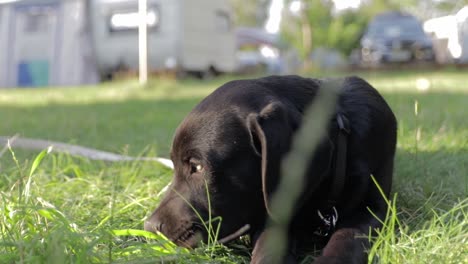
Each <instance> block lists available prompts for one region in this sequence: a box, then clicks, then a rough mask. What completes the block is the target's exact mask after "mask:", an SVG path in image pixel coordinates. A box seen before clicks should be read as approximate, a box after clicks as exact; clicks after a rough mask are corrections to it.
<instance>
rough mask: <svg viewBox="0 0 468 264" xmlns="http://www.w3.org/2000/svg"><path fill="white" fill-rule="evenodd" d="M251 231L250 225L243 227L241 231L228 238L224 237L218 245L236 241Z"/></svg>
mask: <svg viewBox="0 0 468 264" xmlns="http://www.w3.org/2000/svg"><path fill="white" fill-rule="evenodd" d="M249 229H250V225H249V224H247V225H245V226H243V227H241V228H240V229H239V230H237V231H236V232H234V233H232V234H230V235H228V236H225V237H223V238H222V239H219V240H218V243H220V244H226V243H227V242H229V241H231V240H234V239H236V238H238V237H240V236H242V235H243V234H245V232H247V231H249Z"/></svg>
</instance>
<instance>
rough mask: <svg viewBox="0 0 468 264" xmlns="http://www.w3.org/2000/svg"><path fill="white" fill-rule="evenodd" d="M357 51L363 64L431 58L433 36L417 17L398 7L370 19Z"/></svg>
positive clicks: (429, 59) (432, 54)
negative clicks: (359, 52) (431, 36)
mask: <svg viewBox="0 0 468 264" xmlns="http://www.w3.org/2000/svg"><path fill="white" fill-rule="evenodd" d="M360 51H361V54H360V55H361V56H360V57H361V61H362V62H363V63H364V64H380V63H389V62H411V61H433V60H434V51H433V46H432V40H431V38H430V37H429V36H428V35H426V33H425V32H424V30H423V27H422V24H421V23H420V22H419V20H418V19H417V18H416V17H414V16H412V15H409V14H406V13H403V12H397V11H391V12H385V13H382V14H379V15H377V16H375V17H374V18H373V19H372V20H371V22H370V23H369V24H368V26H367V29H366V32H365V33H364V35H363V37H362V38H361V47H360Z"/></svg>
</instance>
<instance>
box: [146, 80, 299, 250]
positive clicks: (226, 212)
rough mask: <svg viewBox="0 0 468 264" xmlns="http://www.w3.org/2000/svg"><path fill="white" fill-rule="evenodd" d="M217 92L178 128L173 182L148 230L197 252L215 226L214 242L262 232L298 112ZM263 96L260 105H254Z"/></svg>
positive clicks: (265, 100) (269, 101) (254, 98)
mask: <svg viewBox="0 0 468 264" xmlns="http://www.w3.org/2000/svg"><path fill="white" fill-rule="evenodd" d="M226 90H227V89H218V91H216V92H215V93H214V94H212V95H210V96H208V97H207V98H206V99H205V100H203V101H202V102H201V103H200V104H199V105H198V106H197V107H196V108H195V109H194V110H192V112H191V113H190V114H189V115H188V116H187V117H186V118H185V119H184V121H183V122H182V123H181V125H180V126H179V127H178V129H177V131H176V134H175V137H174V141H173V145H172V153H171V159H172V161H173V163H174V167H175V169H174V177H173V180H172V183H171V186H170V188H169V190H168V192H167V193H166V196H165V198H164V199H163V201H161V203H160V205H159V207H158V208H157V209H156V211H155V212H154V213H153V214H152V215H151V217H150V218H148V219H147V221H146V223H145V229H146V230H148V231H153V232H154V231H160V232H162V233H163V234H165V235H166V236H167V237H168V238H169V239H171V240H173V241H174V242H176V243H177V244H178V245H181V246H185V247H195V246H196V245H197V244H198V243H199V242H200V241H201V240H202V239H203V240H206V239H207V237H208V233H207V228H206V227H207V226H208V224H209V223H207V221H208V220H209V219H213V218H215V217H219V218H220V219H222V222H221V223H219V221H212V223H211V224H212V225H213V229H214V230H216V229H217V227H218V224H220V230H219V235H218V238H222V237H225V236H228V235H230V234H231V233H233V232H235V231H236V230H238V229H239V228H241V227H242V226H244V225H246V224H249V225H250V226H251V227H252V229H253V230H252V231H254V230H255V229H259V228H262V226H263V225H264V223H265V220H266V217H267V215H268V200H269V198H270V195H271V193H272V192H273V191H274V189H275V187H276V185H277V183H278V179H279V173H280V167H279V166H280V163H281V157H282V156H283V155H284V154H285V153H286V152H287V151H288V150H289V147H290V144H291V138H292V135H293V133H294V131H295V130H296V129H297V128H298V126H299V123H300V120H301V114H300V112H298V111H297V109H296V108H294V107H288V106H286V105H285V104H284V103H283V102H281V101H279V100H275V99H274V98H269V97H268V96H263V95H256V96H246V95H245V94H244V93H242V92H238V93H235V94H232V93H231V94H230V93H228V92H226ZM259 98H262V99H259Z"/></svg>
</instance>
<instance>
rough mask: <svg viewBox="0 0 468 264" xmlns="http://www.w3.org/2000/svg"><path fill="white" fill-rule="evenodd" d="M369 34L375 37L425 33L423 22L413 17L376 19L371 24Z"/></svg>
mask: <svg viewBox="0 0 468 264" xmlns="http://www.w3.org/2000/svg"><path fill="white" fill-rule="evenodd" d="M367 34H368V35H370V36H375V37H390V38H394V37H399V36H409V35H412V36H414V35H424V31H423V29H422V26H421V24H420V23H419V22H418V21H417V20H415V19H413V18H394V19H376V20H374V21H372V22H371V23H370V24H369V28H368V31H367Z"/></svg>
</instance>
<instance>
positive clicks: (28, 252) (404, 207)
mask: <svg viewBox="0 0 468 264" xmlns="http://www.w3.org/2000/svg"><path fill="white" fill-rule="evenodd" d="M361 76H363V77H365V78H366V79H367V80H368V81H369V82H370V83H371V84H373V85H374V86H375V87H376V88H377V89H379V90H380V91H381V93H382V94H383V95H384V97H385V98H386V100H387V101H388V103H389V104H390V106H391V107H392V109H393V110H394V112H395V114H396V116H397V118H398V121H399V128H398V150H397V156H396V165H395V174H394V188H393V191H394V194H395V195H396V199H395V200H394V201H396V204H395V207H392V208H393V209H392V210H390V211H389V217H388V221H387V222H386V224H385V226H384V228H383V229H382V230H381V233H380V236H379V237H378V238H377V239H375V246H374V248H373V249H372V250H371V256H373V255H374V254H375V255H376V256H377V257H376V258H375V259H378V261H377V263H378V262H381V263H468V220H467V219H468V215H467V214H468V199H467V190H468V168H467V165H468V121H467V110H466V109H467V106H468V78H467V77H466V76H467V73H466V72H462V71H460V72H458V71H441V72H422V71H421V72H417V71H410V72H398V73H395V72H375V73H372V72H371V73H363V74H361ZM421 78H424V79H425V80H427V81H429V83H430V88H429V89H428V90H425V91H421V90H418V89H417V88H416V82H417V80H418V79H421ZM227 80H228V78H225V79H218V80H213V81H209V82H197V81H193V80H187V81H181V82H176V81H172V80H153V81H152V82H151V83H150V84H149V85H148V87H147V88H145V89H143V88H141V87H139V86H138V84H137V83H136V82H135V81H121V82H117V83H107V84H102V85H98V86H90V87H74V88H62V89H57V88H46V89H11V90H0V136H13V135H16V134H18V135H20V136H23V137H30V138H41V139H50V140H54V141H63V142H66V143H73V144H78V145H83V146H87V147H92V148H97V149H101V150H106V151H112V152H116V153H123V154H130V155H142V156H155V155H158V156H165V157H167V156H168V152H169V148H170V143H171V140H172V135H173V132H174V130H175V128H176V127H177V125H178V124H179V122H180V121H181V120H182V119H183V117H184V116H185V115H186V114H187V113H188V112H189V111H190V109H191V108H192V107H193V106H194V105H196V104H197V103H198V102H199V101H200V100H201V99H202V98H203V97H204V96H206V95H207V94H209V92H210V91H212V90H214V89H215V88H216V87H218V86H219V85H221V84H222V83H223V82H225V81H227ZM415 108H417V111H416V109H415ZM38 154H39V153H37V152H29V151H24V150H13V151H10V150H8V149H5V148H4V146H0V263H17V262H19V263H101V262H105V263H108V262H115V263H154V262H158V261H161V262H172V263H193V262H199V263H206V262H214V263H219V262H222V263H225V262H226V263H242V262H248V253H247V252H248V251H247V250H246V247H245V244H244V243H242V242H237V243H235V244H234V245H233V246H232V247H229V248H227V247H224V246H219V245H207V246H205V247H202V248H200V249H197V250H195V251H191V252H189V251H186V250H184V249H181V248H177V247H175V246H174V245H173V244H171V243H169V242H168V241H166V240H165V239H164V238H163V237H159V236H153V237H149V234H146V233H144V234H140V233H139V232H138V231H136V229H142V226H143V221H144V219H145V217H146V216H147V215H148V214H149V213H150V212H152V210H153V209H154V208H155V207H156V206H157V204H158V202H159V200H160V198H161V197H160V192H161V190H162V188H163V187H165V186H166V185H167V184H168V183H169V181H170V178H171V176H172V174H171V171H170V170H168V169H166V168H164V167H163V166H161V165H158V164H156V163H153V162H143V161H135V162H122V163H105V162H98V161H90V160H87V159H84V158H77V157H71V156H68V155H64V154H54V153H51V154H45V152H44V154H41V155H38ZM135 235H144V236H146V237H147V239H148V240H149V241H151V243H143V242H142V241H140V240H138V239H135V238H134V237H135Z"/></svg>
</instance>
